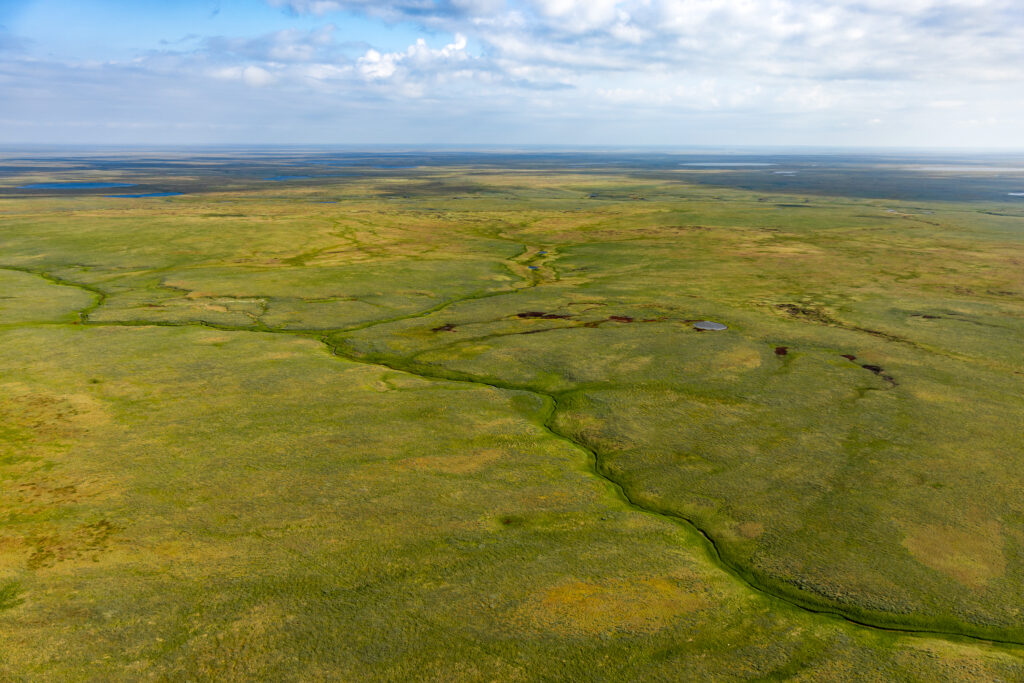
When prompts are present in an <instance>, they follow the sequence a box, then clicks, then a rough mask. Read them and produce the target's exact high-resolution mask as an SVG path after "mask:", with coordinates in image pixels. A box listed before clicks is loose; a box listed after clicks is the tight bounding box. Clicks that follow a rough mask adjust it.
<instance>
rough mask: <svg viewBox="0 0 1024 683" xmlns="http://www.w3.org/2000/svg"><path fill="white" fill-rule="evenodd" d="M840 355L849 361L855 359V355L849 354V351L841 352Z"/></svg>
mask: <svg viewBox="0 0 1024 683" xmlns="http://www.w3.org/2000/svg"><path fill="white" fill-rule="evenodd" d="M840 355H841V356H842V357H843V358H845V359H846V360H849V361H854V360H857V356H854V355H853V354H850V353H843V354H840Z"/></svg>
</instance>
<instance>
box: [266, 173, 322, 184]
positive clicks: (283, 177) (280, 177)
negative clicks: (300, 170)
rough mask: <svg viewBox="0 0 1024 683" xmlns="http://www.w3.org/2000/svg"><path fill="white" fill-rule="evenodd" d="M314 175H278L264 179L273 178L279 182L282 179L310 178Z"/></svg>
mask: <svg viewBox="0 0 1024 683" xmlns="http://www.w3.org/2000/svg"><path fill="white" fill-rule="evenodd" d="M312 177H313V176H311V175H276V176H273V177H271V178H264V180H273V181H274V182H277V183H279V182H281V181H282V180H309V179H310V178H312Z"/></svg>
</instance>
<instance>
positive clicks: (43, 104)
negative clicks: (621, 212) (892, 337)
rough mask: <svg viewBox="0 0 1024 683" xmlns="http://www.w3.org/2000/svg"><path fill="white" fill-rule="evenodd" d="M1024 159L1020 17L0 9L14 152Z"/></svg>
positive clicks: (2, 81)
mask: <svg viewBox="0 0 1024 683" xmlns="http://www.w3.org/2000/svg"><path fill="white" fill-rule="evenodd" d="M19 143H24V144H58V145H64V144H150V145H152V144H369V145H374V144H399V145H402V144H405V145H492V146H496V145H554V146H570V145H594V146H605V147H608V146H636V147H641V146H644V147H647V146H653V147H663V148H669V147H679V146H693V145H713V146H730V145H734V146H753V145H766V146H798V145H807V146H851V147H873V148H877V147H932V148H954V147H962V148H988V149H993V150H1000V149H1006V150H1010V149H1013V150H1020V149H1022V148H1024V1H1022V0H832V1H825V0H396V1H392V2H389V1H387V0H174V1H173V2H171V1H168V0H159V1H156V0H0V144H19Z"/></svg>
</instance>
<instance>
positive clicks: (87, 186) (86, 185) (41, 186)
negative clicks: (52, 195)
mask: <svg viewBox="0 0 1024 683" xmlns="http://www.w3.org/2000/svg"><path fill="white" fill-rule="evenodd" d="M136 185H138V183H90V182H80V183H79V182H71V183H32V184H30V185H19V186H18V189H19V190H65V189H67V190H102V189H105V188H108V187H135V186H136Z"/></svg>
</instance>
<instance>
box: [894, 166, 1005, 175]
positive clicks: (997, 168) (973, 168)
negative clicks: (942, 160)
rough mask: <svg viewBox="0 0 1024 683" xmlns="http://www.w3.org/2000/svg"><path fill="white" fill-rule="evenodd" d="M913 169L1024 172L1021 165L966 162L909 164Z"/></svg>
mask: <svg viewBox="0 0 1024 683" xmlns="http://www.w3.org/2000/svg"><path fill="white" fill-rule="evenodd" d="M906 168H908V169H910V170H911V171H947V172H952V173H1024V168H1022V167H1020V166H977V165H970V164H964V165H963V166H959V165H952V164H945V165H934V166H907V167H906Z"/></svg>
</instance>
